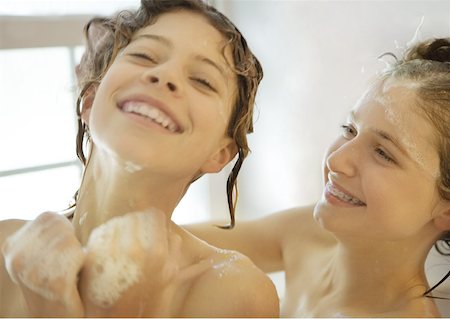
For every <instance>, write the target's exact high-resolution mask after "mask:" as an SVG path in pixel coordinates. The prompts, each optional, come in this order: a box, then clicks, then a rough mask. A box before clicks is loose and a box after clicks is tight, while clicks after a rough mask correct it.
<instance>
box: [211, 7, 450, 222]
mask: <svg viewBox="0 0 450 319" xmlns="http://www.w3.org/2000/svg"><path fill="white" fill-rule="evenodd" d="M219 7H221V8H222V9H224V10H225V11H226V13H227V15H228V16H229V17H230V18H231V19H232V20H233V21H234V22H235V23H236V25H237V26H238V27H239V28H240V30H241V31H242V32H243V34H244V35H245V36H246V38H247V40H248V42H249V44H250V46H251V48H252V49H253V51H254V52H255V54H256V55H257V57H258V58H259V59H260V61H261V63H262V65H263V67H264V71H265V76H264V79H263V82H262V84H261V86H260V91H259V94H258V99H257V104H258V106H257V110H258V111H257V114H256V124H255V133H254V134H252V135H251V137H250V147H251V148H252V150H253V152H252V153H251V155H250V157H249V158H248V160H247V161H246V162H245V163H244V166H243V169H242V173H241V178H240V180H239V186H240V187H239V189H240V193H239V195H240V197H239V198H240V199H239V206H238V207H239V212H238V214H241V215H245V217H253V216H257V215H260V214H266V213H269V212H273V211H276V210H280V209H284V208H288V207H291V206H295V205H304V204H308V203H312V202H313V201H315V200H316V199H318V197H319V196H320V193H321V189H322V185H321V160H322V155H323V152H324V151H325V149H326V147H327V145H328V143H329V142H330V141H331V140H332V139H333V138H334V136H335V135H336V134H337V132H338V129H339V125H340V124H342V122H343V121H344V120H345V117H346V114H347V111H348V110H349V108H351V107H352V106H353V104H354V102H355V101H356V99H357V98H358V96H359V95H360V94H361V93H362V91H363V90H364V88H365V87H366V83H367V81H368V80H369V78H370V77H371V76H373V75H374V74H375V72H376V71H377V70H379V69H380V68H382V67H383V66H384V64H383V62H380V61H377V59H376V57H377V56H378V55H380V54H381V53H384V52H387V51H393V52H394V53H395V52H396V53H399V52H401V50H399V49H398V48H397V46H400V47H404V46H405V45H406V43H407V42H408V41H410V40H411V39H412V38H413V36H414V34H415V32H416V29H417V27H418V26H419V24H420V21H421V19H422V17H424V22H423V26H422V28H421V32H420V38H428V37H431V36H436V37H439V36H449V35H450V1H251V0H247V1H246V0H241V1H233V0H222V1H219Z"/></svg>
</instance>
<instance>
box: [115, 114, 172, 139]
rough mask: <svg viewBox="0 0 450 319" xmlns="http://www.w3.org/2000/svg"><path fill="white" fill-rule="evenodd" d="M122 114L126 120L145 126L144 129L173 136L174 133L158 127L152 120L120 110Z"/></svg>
mask: <svg viewBox="0 0 450 319" xmlns="http://www.w3.org/2000/svg"><path fill="white" fill-rule="evenodd" d="M120 111H121V112H122V114H124V115H125V116H126V117H127V118H129V119H131V120H132V121H134V122H136V123H138V124H140V125H142V126H145V127H146V128H151V129H156V130H158V131H160V132H161V133H165V134H175V132H172V131H169V130H168V129H166V128H164V127H162V126H161V125H159V124H158V123H156V122H155V121H153V120H152V119H150V118H148V117H145V116H142V115H139V114H136V113H128V112H124V111H122V110H120Z"/></svg>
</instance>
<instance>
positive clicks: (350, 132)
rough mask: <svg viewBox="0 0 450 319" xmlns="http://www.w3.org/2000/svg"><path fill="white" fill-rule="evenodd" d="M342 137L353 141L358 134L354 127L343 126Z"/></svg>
mask: <svg viewBox="0 0 450 319" xmlns="http://www.w3.org/2000/svg"><path fill="white" fill-rule="evenodd" d="M341 128H342V136H343V137H344V138H346V139H352V138H354V137H355V136H356V134H357V133H358V132H357V131H356V129H355V128H354V127H353V126H352V125H341Z"/></svg>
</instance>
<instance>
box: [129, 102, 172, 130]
mask: <svg viewBox="0 0 450 319" xmlns="http://www.w3.org/2000/svg"><path fill="white" fill-rule="evenodd" d="M122 109H123V111H124V112H128V113H136V114H139V115H142V116H145V117H148V118H150V119H152V120H153V121H155V122H156V123H158V124H160V125H161V126H162V127H164V128H166V129H168V130H169V131H171V132H176V131H177V125H176V124H175V123H174V122H173V120H172V119H171V118H170V117H168V116H167V115H166V114H165V113H163V112H161V111H160V110H159V109H157V108H156V107H154V106H152V105H150V104H147V103H145V102H140V101H139V102H138V101H128V102H125V103H124V105H123V108H122Z"/></svg>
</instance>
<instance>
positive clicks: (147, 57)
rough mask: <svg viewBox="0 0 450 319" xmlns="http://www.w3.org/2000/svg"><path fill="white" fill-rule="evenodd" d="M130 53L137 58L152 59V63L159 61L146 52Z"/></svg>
mask: <svg viewBox="0 0 450 319" xmlns="http://www.w3.org/2000/svg"><path fill="white" fill-rule="evenodd" d="M130 55H131V56H133V57H136V58H140V59H143V60H147V61H150V62H152V63H157V61H156V60H155V59H154V58H153V57H152V56H150V55H148V54H145V53H130Z"/></svg>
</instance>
